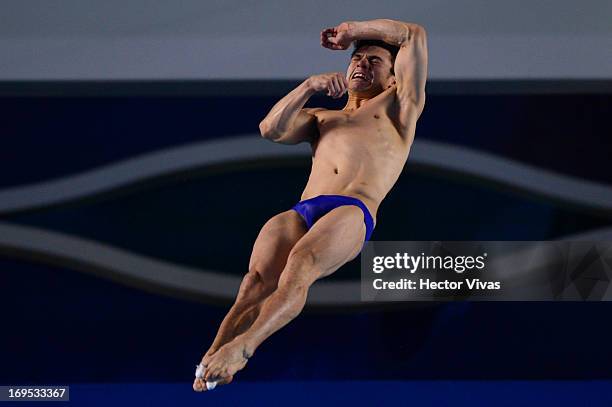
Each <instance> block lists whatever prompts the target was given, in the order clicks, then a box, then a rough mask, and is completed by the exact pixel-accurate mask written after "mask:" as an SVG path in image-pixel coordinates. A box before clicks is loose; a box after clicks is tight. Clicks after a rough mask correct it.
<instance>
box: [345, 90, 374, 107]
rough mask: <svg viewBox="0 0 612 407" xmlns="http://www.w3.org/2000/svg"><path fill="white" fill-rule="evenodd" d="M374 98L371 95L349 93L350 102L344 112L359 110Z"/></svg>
mask: <svg viewBox="0 0 612 407" xmlns="http://www.w3.org/2000/svg"><path fill="white" fill-rule="evenodd" d="M373 97H374V96H371V95H355V94H350V93H349V95H348V101H347V102H346V106H344V108H343V109H342V110H345V111H351V110H357V109H359V108H360V107H361V106H363V105H364V104H365V103H366V102H367V101H368V100H370V99H372V98H373Z"/></svg>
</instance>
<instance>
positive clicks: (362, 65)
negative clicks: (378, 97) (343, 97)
mask: <svg viewBox="0 0 612 407" xmlns="http://www.w3.org/2000/svg"><path fill="white" fill-rule="evenodd" d="M392 68H393V65H392V62H391V53H390V52H389V51H387V50H386V49H384V48H381V47H377V46H375V45H364V46H363V47H361V48H359V49H358V50H357V51H356V52H355V53H354V54H353V56H352V57H351V63H350V64H349V66H348V70H347V72H346V75H347V76H346V77H347V79H348V82H349V86H348V89H349V91H352V92H353V93H357V94H359V93H361V94H372V93H374V94H378V93H380V92H382V91H383V90H385V89H386V88H387V87H388V86H389V83H391V82H392V80H393V79H394V78H393V74H392V73H391V69H392Z"/></svg>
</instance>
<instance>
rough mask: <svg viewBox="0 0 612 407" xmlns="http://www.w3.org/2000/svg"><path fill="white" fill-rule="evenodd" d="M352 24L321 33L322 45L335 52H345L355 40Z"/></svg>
mask: <svg viewBox="0 0 612 407" xmlns="http://www.w3.org/2000/svg"><path fill="white" fill-rule="evenodd" d="M352 31H353V30H352V24H351V23H350V22H346V23H342V24H340V25H338V26H336V27H331V28H326V29H324V30H323V31H321V45H322V46H323V47H325V48H329V49H333V50H344V49H347V48H348V47H350V46H351V43H352V42H353V41H354V40H355V38H354V35H353V32H352Z"/></svg>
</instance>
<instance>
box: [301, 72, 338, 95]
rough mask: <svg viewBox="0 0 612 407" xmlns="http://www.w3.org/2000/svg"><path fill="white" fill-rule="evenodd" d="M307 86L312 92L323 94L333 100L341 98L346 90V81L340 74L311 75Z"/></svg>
mask: <svg viewBox="0 0 612 407" xmlns="http://www.w3.org/2000/svg"><path fill="white" fill-rule="evenodd" d="M308 85H309V87H310V89H312V90H313V91H314V92H316V93H318V92H325V93H326V95H327V96H331V97H333V98H334V99H338V98H339V97H342V95H344V93H345V92H346V91H347V89H348V81H347V80H346V77H345V76H344V74H343V73H342V72H330V73H323V74H320V75H313V76H311V77H310V78H308Z"/></svg>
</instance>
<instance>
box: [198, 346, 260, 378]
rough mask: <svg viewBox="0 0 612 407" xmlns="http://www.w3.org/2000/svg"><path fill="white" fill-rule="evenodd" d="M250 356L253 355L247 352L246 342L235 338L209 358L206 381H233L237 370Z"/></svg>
mask: <svg viewBox="0 0 612 407" xmlns="http://www.w3.org/2000/svg"><path fill="white" fill-rule="evenodd" d="M250 357H251V355H250V354H248V353H247V351H246V347H245V345H244V343H243V342H241V341H237V340H233V341H231V342H229V343H227V344H225V345H223V346H222V347H221V348H220V349H219V350H218V351H217V352H215V353H213V354H212V355H211V356H210V358H209V359H207V363H206V373H205V374H204V379H205V380H206V381H219V383H218V384H226V383H221V382H224V381H227V380H228V379H229V381H231V379H232V378H233V376H234V375H235V374H236V372H238V371H239V370H242V369H243V368H244V366H245V365H246V363H247V362H248V359H249V358H250Z"/></svg>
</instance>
